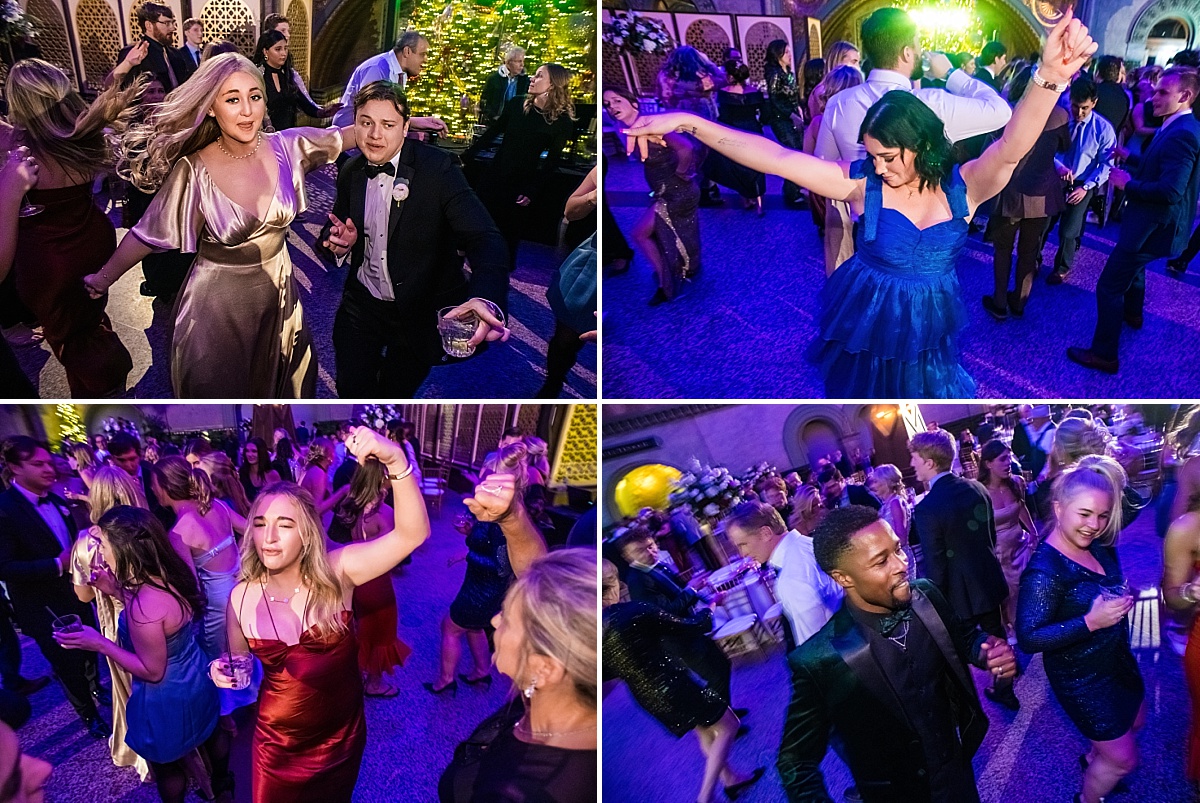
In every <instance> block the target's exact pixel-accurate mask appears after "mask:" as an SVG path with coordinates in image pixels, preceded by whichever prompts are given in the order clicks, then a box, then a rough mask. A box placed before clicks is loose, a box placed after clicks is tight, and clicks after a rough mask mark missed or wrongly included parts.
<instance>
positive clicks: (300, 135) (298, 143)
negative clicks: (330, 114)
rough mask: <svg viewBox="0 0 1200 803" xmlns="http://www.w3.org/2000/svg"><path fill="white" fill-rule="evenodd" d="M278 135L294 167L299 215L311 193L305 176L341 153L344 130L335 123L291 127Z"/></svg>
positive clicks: (294, 182)
mask: <svg viewBox="0 0 1200 803" xmlns="http://www.w3.org/2000/svg"><path fill="white" fill-rule="evenodd" d="M275 136H277V137H279V138H280V142H279V145H281V146H282V150H283V151H284V152H285V153H286V154H287V160H288V164H289V165H290V167H291V171H292V186H293V187H294V188H295V193H296V214H297V215H299V214H300V213H301V212H304V211H305V210H306V209H308V192H307V190H306V189H305V186H304V177H305V175H307V174H308V173H310V172H312V171H313V170H316V169H317V168H318V167H321V166H322V165H326V164H329V163H330V162H332V161H334V160H336V159H337V158H338V156H340V155H341V153H342V129H340V128H338V127H336V126H331V127H330V128H289V129H288V130H286V131H281V132H279V133H278V134H276V135H275Z"/></svg>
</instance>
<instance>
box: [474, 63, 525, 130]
mask: <svg viewBox="0 0 1200 803" xmlns="http://www.w3.org/2000/svg"><path fill="white" fill-rule="evenodd" d="M507 89H508V79H507V78H505V77H504V76H503V75H501V74H500V73H499V72H494V73H492V74H491V75H489V76H488V79H487V82H486V83H485V84H484V85H483V93H482V94H481V95H480V96H479V116H480V117H482V118H483V119H484V120H485V121H486V122H489V123H490V122H491V121H492V120H495V119H496V118H497V117H499V116H500V113H501V112H503V111H504V94H505V91H506V90H507ZM527 94H529V76H528V75H526V74H525V73H521V74H520V75H518V76H517V91H516V94H515V95H513V97H516V96H517V95H527Z"/></svg>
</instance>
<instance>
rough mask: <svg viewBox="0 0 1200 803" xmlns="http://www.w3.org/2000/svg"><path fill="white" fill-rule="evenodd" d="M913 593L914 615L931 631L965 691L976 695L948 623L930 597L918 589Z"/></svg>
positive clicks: (930, 633)
mask: <svg viewBox="0 0 1200 803" xmlns="http://www.w3.org/2000/svg"><path fill="white" fill-rule="evenodd" d="M913 591H914V593H913V599H912V608H913V613H915V614H916V615H917V618H919V619H920V620H921V622H922V623H923V624H924V625H925V629H926V630H928V631H929V635H930V636H931V637H932V638H933V641H934V643H935V644H937V645H938V649H939V650H941V651H942V655H944V656H945V657H946V663H948V664H950V669H951V671H953V672H954V676H955V677H956V678H958V682H959V683H961V684H962V685H963V688H964V689H967V690H968V691H970V692H971V693H972V694H974V693H975V684H974V683H973V682H972V681H971V676H970V675H969V674H968V671H969V670H967V668H966V667H964V666H963V662H962V658H961V657H959V654H958V650H956V649H955V648H954V639H953V638H952V637H951V636H950V631H949V630H947V629H946V623H945V622H943V621H942V617H941V616H940V615H939V614H938V611H937V608H935V607H933V603H932V602H930V601H929V597H927V596H925V595H924V594H922V593H920V592H918V591H916V589H913Z"/></svg>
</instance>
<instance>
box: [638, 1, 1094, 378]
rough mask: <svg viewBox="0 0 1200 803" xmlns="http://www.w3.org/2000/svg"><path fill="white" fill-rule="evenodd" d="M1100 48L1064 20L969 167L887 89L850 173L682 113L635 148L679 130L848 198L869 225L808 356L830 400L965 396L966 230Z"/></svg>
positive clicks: (745, 161)
mask: <svg viewBox="0 0 1200 803" xmlns="http://www.w3.org/2000/svg"><path fill="white" fill-rule="evenodd" d="M1095 50H1096V44H1095V43H1094V42H1093V41H1092V39H1091V37H1090V36H1088V31H1087V28H1086V27H1085V26H1083V25H1082V24H1081V23H1080V22H1079V21H1078V20H1076V19H1073V18H1072V15H1071V13H1070V12H1068V13H1067V14H1066V15H1064V17H1063V19H1062V20H1061V21H1060V22H1059V23H1058V24H1057V25H1056V26H1055V27H1054V30H1053V31H1051V33H1050V35H1049V37H1048V38H1047V40H1046V46H1045V47H1044V48H1043V50H1042V60H1041V64H1040V66H1039V67H1038V69H1037V71H1036V72H1035V74H1034V78H1033V86H1031V87H1030V89H1029V90H1028V91H1027V92H1026V94H1025V96H1024V97H1023V98H1022V99H1021V102H1020V103H1019V104H1018V106H1017V108H1016V110H1015V111H1014V112H1013V116H1012V119H1011V120H1010V121H1009V123H1008V125H1007V126H1006V127H1005V129H1004V134H1003V136H1001V137H1000V139H998V140H997V141H996V142H995V143H993V144H992V145H991V146H990V147H989V148H988V149H987V150H986V151H984V153H983V155H982V156H980V157H979V158H978V159H975V160H972V161H970V162H967V163H966V164H964V165H962V167H961V168H959V167H957V166H955V165H954V164H953V163H952V161H951V158H950V144H949V142H948V140H947V139H946V135H945V129H944V127H943V125H942V122H941V120H940V119H938V117H937V115H935V114H934V113H933V112H932V111H931V110H930V109H929V107H928V106H926V105H925V104H924V103H922V102H921V100H920V99H918V98H917V97H916V96H915V95H913V94H911V93H909V92H904V91H892V92H888V93H887V94H886V95H884V96H883V97H882V98H881V99H880V100H879V101H878V102H876V103H875V105H874V106H872V107H871V108H870V109H869V110H868V111H867V115H866V118H865V119H864V120H863V124H862V127H861V129H860V138H861V140H862V143H863V145H864V147H865V148H866V150H867V154H868V159H867V160H860V161H856V162H853V163H847V162H825V161H822V160H820V159H817V158H815V157H812V156H809V155H807V154H803V153H797V152H795V151H792V150H789V149H787V148H784V147H782V146H780V145H779V144H777V143H775V142H773V141H771V140H768V139H765V138H763V137H759V136H755V135H754V134H749V133H746V132H743V131H737V130H736V129H732V128H726V127H724V126H721V125H718V124H717V123H713V122H711V121H709V120H705V119H703V118H702V117H698V116H696V115H692V114H683V113H668V114H661V115H655V116H642V117H640V118H639V119H638V122H637V123H636V124H635V125H633V126H632V127H631V128H630V129H628V130H627V132H626V133H627V134H628V135H629V143H628V144H629V149H630V151H631V152H632V150H633V149H634V148H635V147H638V148H640V150H641V153H642V156H643V158H645V156H646V155H647V153H648V152H649V146H650V144H651V143H653V142H659V141H661V138H662V137H663V136H665V135H667V134H670V133H672V132H683V133H687V134H690V135H692V136H693V137H695V138H696V139H697V140H699V141H700V142H701V143H703V144H704V145H706V146H708V147H709V148H712V149H713V150H715V151H717V152H719V153H722V154H724V155H725V156H728V157H729V158H730V159H733V160H734V161H735V162H738V163H739V164H742V165H745V166H746V167H749V168H752V169H754V170H759V171H762V172H764V173H773V174H776V175H779V176H782V177H783V178H785V179H788V180H791V181H793V182H795V183H796V184H799V185H800V186H802V187H805V188H806V189H809V190H811V191H813V192H815V193H818V194H820V195H824V196H826V197H828V198H833V199H836V200H844V201H846V202H848V203H849V204H850V207H851V209H852V210H853V211H854V212H855V213H856V214H857V215H858V216H859V218H860V221H859V226H858V233H857V237H856V249H857V251H856V254H855V255H854V257H853V258H852V259H850V260H849V261H847V262H846V263H845V264H844V265H843V266H842V267H841V268H840V269H839V270H838V271H836V272H835V273H834V274H833V275H832V276H830V277H829V281H828V283H827V284H826V286H825V290H824V292H823V302H824V304H823V306H824V308H823V311H822V313H821V316H820V321H819V328H820V334H819V335H818V338H817V341H816V342H815V343H814V344H813V346H812V348H811V350H810V352H809V353H810V357H811V358H812V359H813V360H814V361H815V362H816V363H817V364H818V365H819V366H820V369H821V372H822V374H823V376H824V379H825V394H826V396H828V397H829V398H969V397H973V396H974V395H975V382H974V380H972V379H971V377H970V375H969V374H968V373H967V372H966V370H965V369H964V368H963V366H962V364H961V363H960V359H959V351H958V334H959V332H960V330H961V329H962V328H963V326H964V324H965V323H966V319H967V311H966V307H965V306H964V304H963V301H962V297H961V296H962V293H961V290H960V288H959V283H958V277H957V275H956V274H955V272H954V268H955V263H956V262H957V261H958V255H959V253H960V252H961V251H962V248H963V245H964V243H965V242H966V239H967V224H968V221H970V219H971V216H972V215H973V214H974V213H975V209H976V208H977V207H978V206H979V204H980V203H982V202H983V201H985V200H987V199H988V198H991V197H992V196H994V195H996V194H997V193H998V192H1000V190H1002V189H1003V188H1004V186H1005V185H1006V184H1007V183H1008V180H1009V178H1010V177H1011V176H1012V173H1013V170H1014V168H1016V166H1017V163H1018V162H1020V160H1021V158H1022V157H1023V156H1024V155H1025V154H1026V153H1028V152H1029V149H1030V148H1032V147H1033V145H1034V143H1035V142H1036V141H1037V137H1038V135H1039V134H1040V133H1041V131H1042V128H1043V126H1044V124H1045V122H1046V119H1047V117H1049V115H1050V112H1051V110H1052V109H1053V108H1054V106H1055V104H1056V102H1057V101H1058V96H1059V94H1060V93H1061V92H1062V91H1063V90H1065V89H1066V88H1067V86H1068V85H1069V83H1070V81H1071V77H1072V76H1073V75H1074V74H1075V72H1076V71H1078V70H1079V69H1080V67H1081V66H1082V65H1083V64H1084V63H1085V62H1086V61H1087V59H1088V57H1089V56H1090V55H1091V54H1092V53H1093V52H1095ZM939 57H940V56H939ZM868 162H869V163H868Z"/></svg>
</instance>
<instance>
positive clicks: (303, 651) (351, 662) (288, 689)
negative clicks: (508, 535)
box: [209, 427, 429, 803]
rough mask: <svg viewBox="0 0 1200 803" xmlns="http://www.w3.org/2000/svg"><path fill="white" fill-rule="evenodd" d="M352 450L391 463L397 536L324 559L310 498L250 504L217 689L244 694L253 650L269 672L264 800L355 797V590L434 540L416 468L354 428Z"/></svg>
mask: <svg viewBox="0 0 1200 803" xmlns="http://www.w3.org/2000/svg"><path fill="white" fill-rule="evenodd" d="M346 448H347V449H348V450H349V451H350V452H351V454H353V455H354V456H355V457H356V458H358V460H359V461H360V462H365V461H366V460H367V459H368V458H374V459H376V460H378V461H379V462H381V463H383V465H384V468H385V469H386V472H387V478H388V482H389V483H390V485H391V488H392V492H393V495H394V499H395V508H394V518H393V521H392V523H391V526H392V529H391V530H390V531H388V532H386V533H385V534H383V535H381V536H379V537H378V538H375V539H373V540H371V541H367V542H365V543H354V544H348V545H346V546H344V547H341V548H340V549H335V550H333V551H332V552H326V546H325V543H326V541H325V532H324V530H323V529H322V527H321V519H320V516H319V514H318V513H317V510H316V507H315V506H314V504H313V499H312V496H311V495H310V494H309V493H308V492H307V491H305V490H304V489H302V488H301V487H300V486H298V485H295V484H293V483H286V482H280V483H275V484H273V485H269V486H267V487H266V488H264V489H263V490H262V492H261V493H260V494H259V496H258V498H257V499H256V500H255V501H254V505H253V507H252V508H251V509H250V515H249V516H248V517H247V518H248V520H249V528H248V532H247V536H248V537H247V538H245V539H244V540H243V542H242V547H241V577H242V578H243V579H242V581H241V582H239V583H238V584H237V585H236V586H235V587H234V589H233V593H232V595H231V598H230V604H229V609H228V610H229V618H228V635H229V644H230V651H231V653H232V655H231V656H230V658H229V659H225V658H220V659H217V660H216V661H213V662H212V664H211V665H210V667H209V677H210V678H212V680H213V682H214V683H215V684H216V685H217V686H219V687H221V688H227V689H239V688H244V687H245V684H246V682H247V672H246V664H245V661H246V660H247V659H248V656H249V655H250V654H253V655H254V656H255V657H257V658H258V659H259V660H260V661H261V662H262V664H263V667H264V677H263V683H262V688H261V692H260V695H259V706H258V721H257V723H256V725H255V730H254V740H253V753H252V757H251V777H252V784H253V788H252V793H253V799H254V800H255V801H256V802H258V803H265V801H276V800H287V801H289V803H303V801H312V802H313V803H337V801H349V800H350V798H351V796H352V795H353V792H354V786H355V783H356V782H357V780H358V770H359V766H360V764H361V762H362V755H363V750H364V748H365V746H366V738H367V731H366V721H365V719H364V717H363V686H362V676H361V675H360V674H359V669H358V652H359V649H358V641H357V639H356V637H355V634H354V630H353V629H352V628H351V626H350V620H351V613H350V611H351V605H352V599H353V595H354V589H355V587H357V586H360V585H362V584H364V583H367V582H369V581H371V580H373V579H375V578H376V577H379V576H381V575H383V574H386V573H387V572H388V571H390V570H391V569H392V568H393V567H394V566H396V564H398V563H400V561H402V560H404V558H406V557H408V555H409V554H411V553H412V551H413V550H414V549H416V548H417V547H418V546H420V545H421V544H422V543H423V542H424V541H425V539H426V538H428V537H429V519H428V517H427V516H426V513H425V502H424V499H423V498H422V496H421V489H420V487H419V486H418V485H417V482H416V480H415V479H414V477H413V467H412V465H411V464H410V463H409V462H408V459H407V458H406V457H405V455H404V451H403V450H402V449H401V448H400V447H399V446H398V445H397V444H395V443H392V442H391V441H389V440H387V439H385V438H383V437H382V436H380V435H376V434H375V433H374V432H372V431H371V430H369V429H366V428H364V427H355V428H354V429H353V430H351V432H350V435H349V437H347V438H346Z"/></svg>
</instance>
